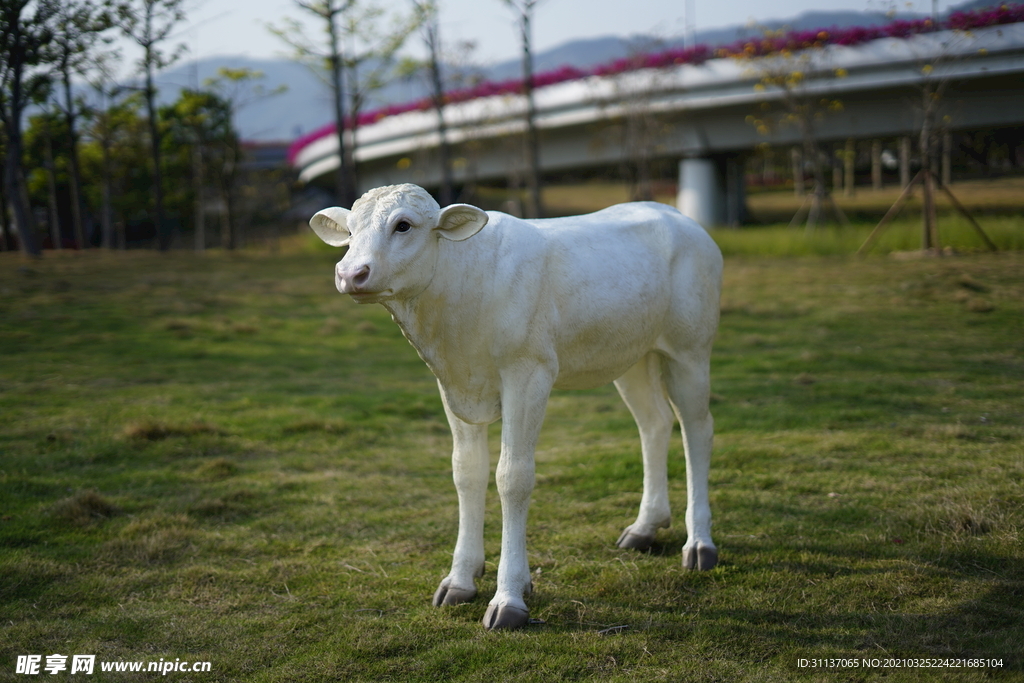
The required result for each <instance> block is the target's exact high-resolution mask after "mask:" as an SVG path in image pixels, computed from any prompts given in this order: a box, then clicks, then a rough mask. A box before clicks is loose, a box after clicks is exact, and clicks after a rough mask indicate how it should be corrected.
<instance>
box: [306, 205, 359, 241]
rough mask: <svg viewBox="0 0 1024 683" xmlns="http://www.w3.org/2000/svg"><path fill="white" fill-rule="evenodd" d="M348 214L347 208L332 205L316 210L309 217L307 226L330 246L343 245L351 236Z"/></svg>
mask: <svg viewBox="0 0 1024 683" xmlns="http://www.w3.org/2000/svg"><path fill="white" fill-rule="evenodd" d="M348 214H349V210H348V209H343V208H341V207H340V206H332V207H330V208H329V209H324V210H323V211H317V212H316V215H314V216H313V217H312V218H310V219H309V227H311V228H313V232H315V233H316V234H317V237H319V238H320V239H322V240H323V241H324V242H327V244H329V245H331V246H332V247H343V246H345V245H346V244H348V240H349V238H350V237H352V235H351V234H350V233H349V231H348Z"/></svg>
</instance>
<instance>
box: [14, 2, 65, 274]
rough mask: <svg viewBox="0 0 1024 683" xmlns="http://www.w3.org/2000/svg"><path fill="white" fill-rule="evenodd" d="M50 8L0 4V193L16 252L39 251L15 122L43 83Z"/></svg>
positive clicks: (41, 4) (51, 5)
mask: <svg viewBox="0 0 1024 683" xmlns="http://www.w3.org/2000/svg"><path fill="white" fill-rule="evenodd" d="M30 7H31V9H30ZM56 11H57V3H56V2H55V1H54V0H36V1H35V2H33V1H32V0H3V1H2V2H0V123H3V127H4V132H5V133H6V138H7V140H6V142H7V145H6V155H5V159H4V191H5V193H6V195H7V197H6V198H7V201H8V202H9V203H10V205H11V208H12V212H13V214H14V220H15V222H16V223H17V224H18V236H19V238H20V242H21V250H22V252H23V253H24V254H26V255H29V256H40V255H41V254H42V252H41V250H40V248H39V243H38V241H37V240H36V236H35V234H34V230H33V228H34V226H33V222H32V218H31V213H30V208H29V204H28V193H27V191H26V189H25V178H24V170H23V169H22V165H21V155H22V128H21V124H22V117H23V115H24V111H25V106H26V105H27V104H28V103H29V102H30V101H31V99H32V98H33V97H34V96H36V97H37V96H38V95H39V94H40V93H41V91H42V90H44V89H45V88H46V86H47V85H48V82H47V81H48V73H47V63H48V60H49V58H50V55H49V54H48V53H47V50H48V47H49V45H50V43H51V41H52V39H53V29H52V23H51V20H52V18H53V16H54V14H55V13H56Z"/></svg>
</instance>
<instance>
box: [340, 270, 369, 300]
mask: <svg viewBox="0 0 1024 683" xmlns="http://www.w3.org/2000/svg"><path fill="white" fill-rule="evenodd" d="M369 279H370V266H369V265H366V264H364V265H362V266H356V267H354V268H348V267H345V266H343V265H342V264H340V263H339V264H338V268H337V270H336V272H335V284H336V285H337V286H338V291H340V292H341V293H343V294H350V293H352V292H358V291H359V290H360V289H362V288H363V287H364V286H365V285H366V281H367V280H369Z"/></svg>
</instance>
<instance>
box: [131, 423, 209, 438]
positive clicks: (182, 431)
mask: <svg viewBox="0 0 1024 683" xmlns="http://www.w3.org/2000/svg"><path fill="white" fill-rule="evenodd" d="M221 433H222V432H221V431H220V430H219V429H217V428H216V427H214V426H212V425H209V424H207V423H205V422H199V421H197V422H190V423H188V424H169V423H167V422H161V421H158V420H143V421H141V422H133V423H131V424H128V425H125V427H124V429H123V430H122V434H123V436H124V437H125V438H127V439H129V440H131V441H160V440H162V439H169V438H171V437H175V436H185V437H188V436H197V435H199V434H221Z"/></svg>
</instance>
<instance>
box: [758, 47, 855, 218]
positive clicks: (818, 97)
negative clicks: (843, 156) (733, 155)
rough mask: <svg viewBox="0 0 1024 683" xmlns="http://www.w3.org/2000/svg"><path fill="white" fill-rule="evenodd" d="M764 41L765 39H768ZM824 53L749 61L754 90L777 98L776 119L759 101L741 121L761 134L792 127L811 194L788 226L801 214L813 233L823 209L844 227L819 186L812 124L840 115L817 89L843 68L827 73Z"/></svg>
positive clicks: (821, 169) (820, 169)
mask: <svg viewBox="0 0 1024 683" xmlns="http://www.w3.org/2000/svg"><path fill="white" fill-rule="evenodd" d="M768 37H770V36H768ZM824 51H825V48H817V47H812V48H807V49H805V50H801V51H799V52H790V51H789V50H782V51H780V52H778V53H774V54H770V55H765V56H761V57H756V58H753V62H754V69H755V72H756V73H757V75H758V83H757V84H756V85H755V86H754V87H755V89H756V90H759V91H761V92H766V93H767V92H773V93H775V94H776V95H777V96H778V102H779V104H780V105H781V110H782V111H781V115H779V113H778V112H774V111H773V108H772V106H771V104H770V103H769V102H762V103H761V109H760V110H759V111H758V113H757V114H756V115H751V116H748V117H747V120H748V121H749V122H750V123H751V124H752V125H754V126H755V128H757V130H758V132H759V133H761V134H764V135H767V134H769V133H770V132H771V130H772V128H774V127H776V126H781V125H793V126H796V128H797V131H798V132H799V135H800V144H801V155H800V156H801V157H802V161H801V162H799V163H802V164H808V165H810V168H811V178H812V183H813V189H812V191H811V194H810V195H808V196H807V197H806V198H805V199H804V202H803V204H802V205H801V206H800V208H799V209H798V210H797V213H796V214H795V215H794V216H793V220H792V221H791V222H790V225H797V224H799V223H800V222H801V221H802V220H803V219H804V216H805V215H806V220H807V222H806V229H807V230H808V231H810V230H813V229H814V228H815V226H816V225H817V222H818V219H819V218H820V217H821V212H822V210H823V209H824V208H826V207H828V208H831V209H832V211H833V213H834V214H835V215H836V218H838V219H839V221H840V223H842V224H844V225H846V224H848V221H847V219H846V215H845V214H844V213H843V212H842V209H840V208H839V205H838V204H836V203H835V200H834V199H833V198H832V195H831V193H830V192H829V190H828V186H827V185H826V184H825V165H826V160H827V159H828V157H827V155H826V154H825V153H824V152H823V151H822V149H821V145H820V144H819V141H818V134H817V122H818V121H820V120H821V119H823V118H824V117H825V116H826V115H827V114H828V113H829V112H835V111H842V109H843V104H842V102H841V101H839V100H837V99H834V98H832V97H827V96H823V95H822V93H821V92H819V91H818V90H819V89H818V88H813V87H811V83H812V82H813V84H814V85H820V84H822V83H823V82H825V81H826V79H829V78H842V77H845V75H846V72H845V70H843V69H831V68H829V67H828V66H827V64H825V63H824V61H825V60H824V55H825V52H824Z"/></svg>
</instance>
